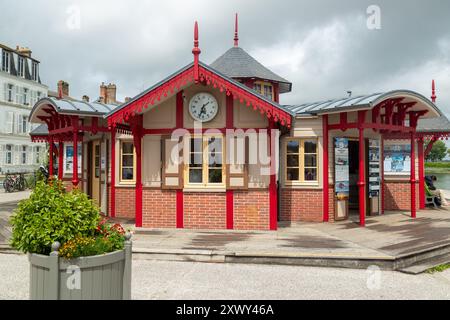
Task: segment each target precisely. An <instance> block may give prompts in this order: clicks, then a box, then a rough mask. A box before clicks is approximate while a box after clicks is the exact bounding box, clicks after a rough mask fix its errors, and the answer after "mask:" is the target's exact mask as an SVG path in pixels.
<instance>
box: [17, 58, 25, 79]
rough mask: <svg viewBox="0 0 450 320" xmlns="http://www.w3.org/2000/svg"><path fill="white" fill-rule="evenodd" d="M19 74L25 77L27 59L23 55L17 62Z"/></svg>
mask: <svg viewBox="0 0 450 320" xmlns="http://www.w3.org/2000/svg"><path fill="white" fill-rule="evenodd" d="M17 75H18V76H19V77H24V75H25V60H24V58H23V57H21V56H19V59H18V62H17Z"/></svg>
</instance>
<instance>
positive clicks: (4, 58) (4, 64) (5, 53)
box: [2, 50, 10, 72]
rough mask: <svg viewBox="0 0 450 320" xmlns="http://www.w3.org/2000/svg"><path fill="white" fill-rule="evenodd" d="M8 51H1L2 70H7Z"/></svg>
mask: <svg viewBox="0 0 450 320" xmlns="http://www.w3.org/2000/svg"><path fill="white" fill-rule="evenodd" d="M9 59H10V53H9V52H8V51H6V50H3V52H2V71H5V72H9Z"/></svg>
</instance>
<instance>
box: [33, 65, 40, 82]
mask: <svg viewBox="0 0 450 320" xmlns="http://www.w3.org/2000/svg"><path fill="white" fill-rule="evenodd" d="M32 78H33V80H34V81H38V79H39V67H38V63H37V62H36V61H33V62H32Z"/></svg>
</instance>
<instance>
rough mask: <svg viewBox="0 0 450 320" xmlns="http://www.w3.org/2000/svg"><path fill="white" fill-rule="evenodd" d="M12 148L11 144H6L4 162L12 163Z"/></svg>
mask: <svg viewBox="0 0 450 320" xmlns="http://www.w3.org/2000/svg"><path fill="white" fill-rule="evenodd" d="M12 150H13V146H12V145H10V144H7V145H6V153H5V163H6V164H12Z"/></svg>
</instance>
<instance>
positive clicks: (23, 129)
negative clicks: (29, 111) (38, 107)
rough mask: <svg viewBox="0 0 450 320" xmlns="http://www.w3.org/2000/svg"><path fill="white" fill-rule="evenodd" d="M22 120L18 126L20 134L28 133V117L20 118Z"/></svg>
mask: <svg viewBox="0 0 450 320" xmlns="http://www.w3.org/2000/svg"><path fill="white" fill-rule="evenodd" d="M21 118H22V125H21V126H20V129H21V131H20V133H28V117H27V116H21Z"/></svg>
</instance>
